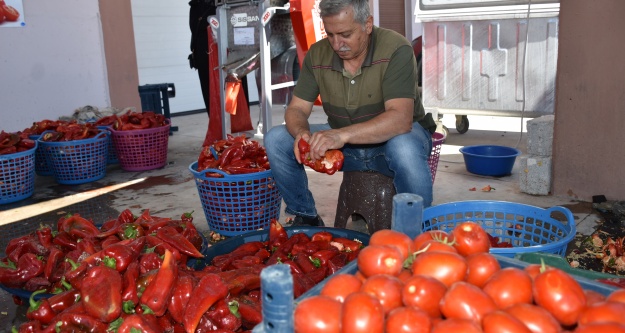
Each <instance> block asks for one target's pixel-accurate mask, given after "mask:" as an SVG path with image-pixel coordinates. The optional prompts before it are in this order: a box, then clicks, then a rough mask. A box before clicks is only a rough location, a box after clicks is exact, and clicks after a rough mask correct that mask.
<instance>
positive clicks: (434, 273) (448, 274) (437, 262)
mask: <svg viewBox="0 0 625 333" xmlns="http://www.w3.org/2000/svg"><path fill="white" fill-rule="evenodd" d="M412 274H413V275H426V276H431V277H433V278H436V279H438V280H439V281H441V282H442V283H443V284H444V285H445V286H446V287H449V286H451V285H452V284H453V283H454V282H457V281H462V280H464V278H465V277H466V275H467V262H466V260H465V259H464V258H463V257H462V256H460V255H459V254H457V253H452V252H424V253H421V254H419V255H417V257H416V258H415V260H414V262H413V263H412Z"/></svg>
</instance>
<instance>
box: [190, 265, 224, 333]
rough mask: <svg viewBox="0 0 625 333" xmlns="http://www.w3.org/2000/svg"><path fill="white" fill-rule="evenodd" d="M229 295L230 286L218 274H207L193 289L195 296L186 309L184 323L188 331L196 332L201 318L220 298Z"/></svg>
mask: <svg viewBox="0 0 625 333" xmlns="http://www.w3.org/2000/svg"><path fill="white" fill-rule="evenodd" d="M227 295H228V287H227V286H226V284H225V283H224V281H223V280H222V279H221V278H220V277H219V276H218V275H216V274H206V275H205V276H204V277H202V279H201V280H200V281H199V282H198V284H197V286H196V287H195V289H193V297H192V298H191V299H190V300H189V303H188V304H187V307H186V309H185V314H184V318H183V325H184V328H185V330H186V331H187V332H195V328H196V327H197V326H198V324H199V322H200V319H201V318H202V316H203V315H204V313H205V312H206V311H208V309H210V307H211V306H212V305H213V304H215V303H216V302H217V301H218V300H220V299H222V298H225V297H226V296H227Z"/></svg>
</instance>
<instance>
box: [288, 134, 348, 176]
mask: <svg viewBox="0 0 625 333" xmlns="http://www.w3.org/2000/svg"><path fill="white" fill-rule="evenodd" d="M297 147H298V149H299V153H300V158H301V160H302V163H303V164H304V165H306V166H308V167H310V168H311V169H313V170H315V171H317V172H321V173H327V174H328V175H333V174H334V173H335V172H337V171H338V170H341V168H342V167H343V161H344V160H345V157H344V156H343V152H341V151H340V150H338V149H330V150H327V151H326V153H325V155H324V156H323V158H322V159H320V160H313V159H312V158H311V157H310V144H308V142H306V141H304V139H300V140H299V141H298V142H297Z"/></svg>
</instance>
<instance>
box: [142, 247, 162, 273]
mask: <svg viewBox="0 0 625 333" xmlns="http://www.w3.org/2000/svg"><path fill="white" fill-rule="evenodd" d="M162 263H163V260H162V259H161V257H159V256H158V254H156V253H155V252H148V253H144V254H142V255H141V257H139V271H140V272H141V273H142V274H143V273H146V272H149V271H151V270H155V269H159V268H160V267H161V264H162Z"/></svg>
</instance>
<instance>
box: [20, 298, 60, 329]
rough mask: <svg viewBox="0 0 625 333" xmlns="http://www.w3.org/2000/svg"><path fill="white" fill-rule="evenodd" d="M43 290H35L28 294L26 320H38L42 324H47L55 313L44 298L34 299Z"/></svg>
mask: <svg viewBox="0 0 625 333" xmlns="http://www.w3.org/2000/svg"><path fill="white" fill-rule="evenodd" d="M45 292H46V291H45V290H37V291H35V292H33V293H32V294H31V295H30V298H29V299H28V302H29V304H30V306H29V307H28V311H27V312H26V318H28V320H39V321H40V322H41V323H42V324H45V325H47V324H49V323H50V322H51V321H52V319H53V318H54V317H55V316H56V313H55V312H54V310H53V309H52V307H51V306H50V303H49V302H48V300H47V299H46V298H42V299H40V300H37V301H36V300H35V296H37V295H39V294H42V293H45Z"/></svg>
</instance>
